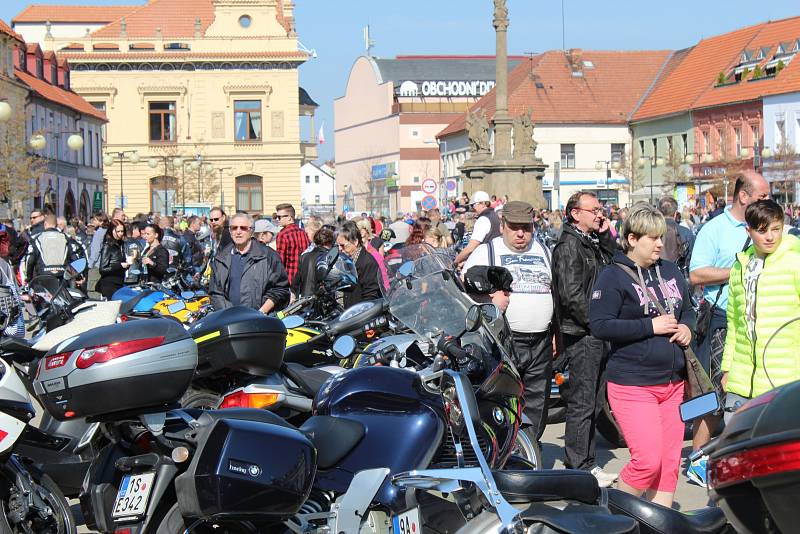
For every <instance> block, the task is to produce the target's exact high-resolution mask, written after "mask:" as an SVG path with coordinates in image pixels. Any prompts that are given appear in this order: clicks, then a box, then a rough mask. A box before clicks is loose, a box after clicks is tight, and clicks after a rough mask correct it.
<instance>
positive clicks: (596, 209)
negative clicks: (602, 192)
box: [575, 208, 603, 215]
mask: <svg viewBox="0 0 800 534" xmlns="http://www.w3.org/2000/svg"><path fill="white" fill-rule="evenodd" d="M575 209H576V210H579V211H588V212H589V213H594V214H595V215H600V214H601V213H603V208H593V209H590V210H587V209H586V208H575Z"/></svg>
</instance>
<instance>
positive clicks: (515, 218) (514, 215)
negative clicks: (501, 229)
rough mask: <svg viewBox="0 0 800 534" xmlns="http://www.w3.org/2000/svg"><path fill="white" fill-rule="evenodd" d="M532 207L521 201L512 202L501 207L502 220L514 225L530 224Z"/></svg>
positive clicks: (531, 221)
mask: <svg viewBox="0 0 800 534" xmlns="http://www.w3.org/2000/svg"><path fill="white" fill-rule="evenodd" d="M533 212H534V210H533V206H531V205H530V204H528V203H527V202H522V201H521V200H512V201H511V202H507V203H506V205H505V206H503V212H502V215H503V219H505V220H506V221H507V222H510V223H514V224H532V223H533Z"/></svg>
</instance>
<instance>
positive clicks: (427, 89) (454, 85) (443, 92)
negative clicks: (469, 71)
mask: <svg viewBox="0 0 800 534" xmlns="http://www.w3.org/2000/svg"><path fill="white" fill-rule="evenodd" d="M494 85H495V82H494V81H492V80H483V81H443V80H429V81H423V82H414V81H411V80H407V81H405V82H403V83H402V84H400V96H468V97H478V96H483V95H485V94H486V93H488V92H489V91H491V90H492V88H493V87H494Z"/></svg>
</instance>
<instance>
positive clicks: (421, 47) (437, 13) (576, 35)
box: [0, 0, 800, 161]
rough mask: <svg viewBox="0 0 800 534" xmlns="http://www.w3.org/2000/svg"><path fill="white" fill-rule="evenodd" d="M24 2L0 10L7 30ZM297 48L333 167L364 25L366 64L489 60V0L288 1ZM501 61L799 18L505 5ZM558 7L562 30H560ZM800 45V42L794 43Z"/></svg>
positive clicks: (730, 5) (701, 10) (613, 3)
mask: <svg viewBox="0 0 800 534" xmlns="http://www.w3.org/2000/svg"><path fill="white" fill-rule="evenodd" d="M29 3H30V2H27V1H24V0H0V18H2V19H3V20H5V21H7V22H9V21H10V20H11V19H12V18H13V17H14V15H16V14H17V13H19V12H20V11H22V10H23V9H24V8H25V6H27V5H28V4H29ZM35 3H37V4H62V5H66V4H71V5H113V4H128V5H130V4H142V3H144V2H143V1H142V0H117V1H112V0H61V1H51V0H36V1H35ZM294 3H295V19H296V28H297V33H298V36H299V39H300V42H301V43H302V44H303V46H305V47H306V48H308V49H313V50H315V51H316V53H317V57H316V58H312V59H310V60H309V61H308V62H307V63H305V64H304V65H302V66H301V67H300V84H301V85H302V86H303V87H304V88H305V89H306V90H307V91H308V92H309V94H310V95H311V97H312V98H313V99H314V100H315V101H316V102H317V103H318V104H319V105H320V108H319V109H318V110H317V115H316V121H317V128H319V125H320V124H322V123H324V130H325V139H326V142H325V144H324V145H323V146H321V147H320V150H319V153H320V159H321V160H323V161H324V160H325V159H332V158H333V144H334V143H333V142H334V132H333V126H334V121H333V101H334V99H336V98H338V97H340V96H342V94H343V93H344V88H345V85H346V83H347V76H348V74H349V72H350V67H351V66H352V64H353V62H354V61H355V60H356V58H358V56H360V55H363V54H364V52H365V51H364V42H363V34H362V28H363V27H364V26H365V25H367V24H369V25H370V31H371V33H372V39H373V40H374V41H375V46H374V48H373V50H372V54H373V55H374V56H378V57H384V58H388V57H394V56H396V55H403V54H414V55H420V54H423V55H424V54H494V51H495V48H494V29H493V28H492V23H491V19H492V12H493V5H492V0H404V1H403V2H389V1H386V0H294ZM507 4H508V9H509V15H510V18H511V26H510V27H509V43H508V52H509V54H524V53H529V52H544V51H546V50H554V49H561V48H562V38H564V41H563V42H564V44H565V45H566V48H583V49H585V50H663V49H681V48H686V47H688V46H691V45H693V44H695V43H696V42H697V41H698V40H700V39H702V38H704V37H710V36H713V35H718V34H720V33H725V32H728V31H731V30H734V29H737V28H740V27H743V26H749V25H752V24H757V23H760V22H764V21H767V20H777V19H782V18H786V17H792V16H798V15H800V3H798V1H797V0H771V1H769V2H766V3H761V2H753V1H752V0H724V1H722V0H710V1H709V0H707V1H697V0H670V1H668V2H663V3H660V4H659V3H654V2H642V1H641V0H640V1H636V2H635V1H633V0H606V1H598V0H563V4H562V0H539V1H535V0H508V2H507ZM562 5H563V8H564V14H565V24H564V26H563V28H562ZM562 30H563V33H562ZM798 37H800V36H798Z"/></svg>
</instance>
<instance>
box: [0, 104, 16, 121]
mask: <svg viewBox="0 0 800 534" xmlns="http://www.w3.org/2000/svg"><path fill="white" fill-rule="evenodd" d="M12 114H13V110H12V109H11V105H10V104H9V103H8V102H6V101H5V100H0V122H8V121H9V120H11V115H12Z"/></svg>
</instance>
